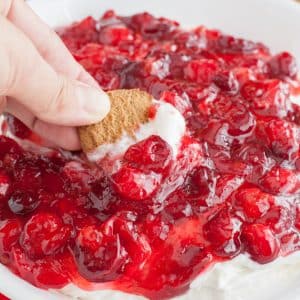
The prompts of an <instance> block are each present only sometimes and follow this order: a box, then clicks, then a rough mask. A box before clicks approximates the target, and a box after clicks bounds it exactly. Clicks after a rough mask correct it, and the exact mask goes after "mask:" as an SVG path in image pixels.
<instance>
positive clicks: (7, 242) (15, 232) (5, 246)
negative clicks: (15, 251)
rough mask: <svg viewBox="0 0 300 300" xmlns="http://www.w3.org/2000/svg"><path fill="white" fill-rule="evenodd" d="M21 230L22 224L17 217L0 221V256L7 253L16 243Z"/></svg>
mask: <svg viewBox="0 0 300 300" xmlns="http://www.w3.org/2000/svg"><path fill="white" fill-rule="evenodd" d="M21 231H22V225H21V222H20V221H19V220H18V219H10V220H5V221H0V256H1V254H3V253H9V252H10V250H11V249H12V247H13V246H14V245H16V244H17V243H18V240H19V236H20V234H21Z"/></svg>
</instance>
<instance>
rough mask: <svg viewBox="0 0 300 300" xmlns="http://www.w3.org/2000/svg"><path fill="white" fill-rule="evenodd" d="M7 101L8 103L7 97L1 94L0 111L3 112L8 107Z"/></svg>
mask: <svg viewBox="0 0 300 300" xmlns="http://www.w3.org/2000/svg"><path fill="white" fill-rule="evenodd" d="M6 103H7V101H6V97H4V96H0V113H2V112H3V111H4V109H5V108H6Z"/></svg>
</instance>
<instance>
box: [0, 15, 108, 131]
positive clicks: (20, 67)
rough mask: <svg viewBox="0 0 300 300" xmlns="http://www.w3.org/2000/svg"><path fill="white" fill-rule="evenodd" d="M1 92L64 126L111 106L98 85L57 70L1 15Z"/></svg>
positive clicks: (96, 115) (93, 118)
mask: <svg viewBox="0 0 300 300" xmlns="http://www.w3.org/2000/svg"><path fill="white" fill-rule="evenodd" d="M0 32H1V36H2V38H1V39H2V41H1V42H2V47H1V46H0V62H1V64H2V66H1V69H2V71H1V73H0V96H1V95H2V96H3V95H5V96H10V97H13V98H15V99H18V101H19V102H20V103H21V104H22V105H23V106H24V107H26V108H27V109H28V110H30V111H31V112H32V113H33V114H34V115H35V116H36V117H37V118H38V119H41V120H43V121H46V122H48V123H54V124H57V125H65V126H81V125H87V124H90V123H96V122H98V121H100V120H102V119H103V118H104V117H105V116H106V114H107V113H108V112H109V109H110V101H109V98H108V96H107V95H106V94H105V93H104V92H103V91H102V90H100V89H97V88H95V87H90V86H88V85H86V84H84V83H82V82H79V81H76V80H71V79H68V78H66V77H64V76H62V75H59V74H57V73H56V72H55V71H54V70H53V68H52V67H51V66H50V65H49V64H47V62H45V61H44V59H43V58H42V57H41V56H40V54H39V53H38V51H37V50H36V49H35V47H34V46H33V45H32V43H31V41H30V40H29V39H28V38H27V37H26V36H25V35H24V34H23V33H22V32H21V31H19V30H18V29H17V28H16V27H15V26H14V25H13V24H11V23H10V22H9V21H8V20H6V19H5V18H3V17H1V16H0Z"/></svg>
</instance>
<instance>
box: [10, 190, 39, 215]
mask: <svg viewBox="0 0 300 300" xmlns="http://www.w3.org/2000/svg"><path fill="white" fill-rule="evenodd" d="M38 205H39V199H38V198H37V196H35V195H31V194H29V193H27V194H25V193H23V192H14V193H13V194H12V195H11V197H10V199H9V200H8V206H9V208H10V210H11V211H12V212H13V213H15V214H26V213H29V212H32V211H33V210H34V209H36V208H37V207H38Z"/></svg>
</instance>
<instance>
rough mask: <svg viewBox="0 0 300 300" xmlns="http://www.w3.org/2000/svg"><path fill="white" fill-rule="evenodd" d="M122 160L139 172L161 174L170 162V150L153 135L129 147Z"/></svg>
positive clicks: (160, 139) (162, 141) (159, 138)
mask: <svg viewBox="0 0 300 300" xmlns="http://www.w3.org/2000/svg"><path fill="white" fill-rule="evenodd" d="M124 159H125V160H126V161H127V162H128V163H130V165H132V166H133V167H136V168H139V169H141V170H145V169H146V170H149V171H153V172H158V173H163V172H164V170H166V168H167V167H168V166H169V165H170V162H171V160H172V149H171V147H170V146H169V145H168V144H167V143H166V142H165V141H164V140H163V139H162V138H161V137H159V136H157V135H153V136H150V137H149V138H147V139H146V140H143V141H141V142H139V143H136V144H134V145H133V146H131V147H129V148H128V150H127V151H126V153H125V155H124Z"/></svg>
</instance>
